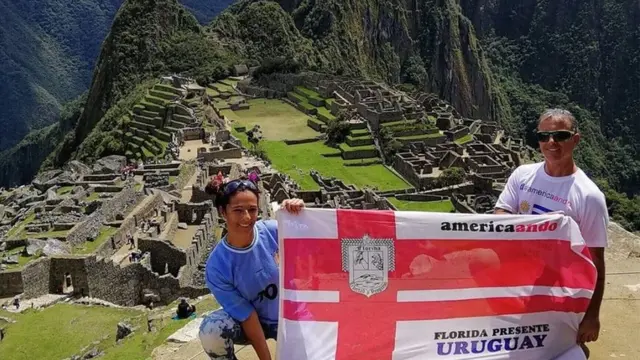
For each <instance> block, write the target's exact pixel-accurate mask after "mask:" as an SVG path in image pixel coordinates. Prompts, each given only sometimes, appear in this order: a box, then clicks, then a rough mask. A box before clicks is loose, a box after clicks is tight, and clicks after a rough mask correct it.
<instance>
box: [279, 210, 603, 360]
mask: <svg viewBox="0 0 640 360" xmlns="http://www.w3.org/2000/svg"><path fill="white" fill-rule="evenodd" d="M277 219H278V232H279V241H280V267H281V271H280V289H281V293H280V323H279V330H278V349H277V351H278V357H277V358H278V359H279V360H334V359H336V360H391V359H393V360H428V359H518V360H551V359H560V358H562V359H584V355H583V353H582V351H580V348H579V347H576V334H577V329H578V325H579V323H580V321H581V320H582V317H583V315H584V312H585V311H586V309H587V307H588V304H589V301H590V299H591V296H592V294H593V289H594V287H595V279H596V270H595V266H594V265H593V263H592V262H591V259H590V256H589V253H588V249H587V248H586V247H585V245H584V240H583V239H582V237H581V235H580V231H579V229H578V226H577V224H576V223H575V222H574V221H573V220H572V219H571V218H569V217H565V216H564V215H561V214H555V215H528V216H515V215H476V214H440V213H424V212H393V211H362V210H334V209H305V210H303V211H302V212H301V213H300V214H298V215H292V214H289V213H287V212H285V211H278V213H277Z"/></svg>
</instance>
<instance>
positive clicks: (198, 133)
mask: <svg viewBox="0 0 640 360" xmlns="http://www.w3.org/2000/svg"><path fill="white" fill-rule="evenodd" d="M179 131H180V132H182V140H184V141H189V140H200V139H202V138H204V129H203V128H201V127H196V128H183V129H180V130H179Z"/></svg>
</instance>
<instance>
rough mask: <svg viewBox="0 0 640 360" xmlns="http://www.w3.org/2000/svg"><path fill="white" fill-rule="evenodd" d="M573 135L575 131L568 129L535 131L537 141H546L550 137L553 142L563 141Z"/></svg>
mask: <svg viewBox="0 0 640 360" xmlns="http://www.w3.org/2000/svg"><path fill="white" fill-rule="evenodd" d="M573 135H575V132H573V131H569V130H559V131H538V132H536V137H537V138H538V141H539V142H547V141H549V139H550V138H553V141H555V142H563V141H567V140H569V139H571V137H572V136H573Z"/></svg>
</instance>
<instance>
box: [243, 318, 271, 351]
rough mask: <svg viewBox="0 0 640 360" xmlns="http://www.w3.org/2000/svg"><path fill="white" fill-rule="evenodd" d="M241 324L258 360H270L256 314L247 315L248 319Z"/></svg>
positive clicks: (265, 340)
mask: <svg viewBox="0 0 640 360" xmlns="http://www.w3.org/2000/svg"><path fill="white" fill-rule="evenodd" d="M241 324H242V330H244V333H245V335H246V336H247V339H248V340H249V342H250V343H251V345H252V346H253V349H254V350H255V351H256V354H257V355H258V359H260V360H271V353H270V352H269V347H268V346H267V339H266V338H265V336H264V330H262V325H260V320H259V319H258V313H256V312H255V310H254V311H253V312H252V313H251V315H249V318H247V320H245V321H243V322H242V323H241Z"/></svg>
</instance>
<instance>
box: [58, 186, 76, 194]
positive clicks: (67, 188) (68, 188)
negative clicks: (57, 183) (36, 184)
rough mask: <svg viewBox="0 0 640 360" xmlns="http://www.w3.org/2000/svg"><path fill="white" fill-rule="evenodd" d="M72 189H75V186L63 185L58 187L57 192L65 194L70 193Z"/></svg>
mask: <svg viewBox="0 0 640 360" xmlns="http://www.w3.org/2000/svg"><path fill="white" fill-rule="evenodd" d="M71 190H73V186H62V187H60V188H58V190H56V194H58V195H65V194H68V193H70V192H71Z"/></svg>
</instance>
